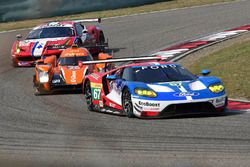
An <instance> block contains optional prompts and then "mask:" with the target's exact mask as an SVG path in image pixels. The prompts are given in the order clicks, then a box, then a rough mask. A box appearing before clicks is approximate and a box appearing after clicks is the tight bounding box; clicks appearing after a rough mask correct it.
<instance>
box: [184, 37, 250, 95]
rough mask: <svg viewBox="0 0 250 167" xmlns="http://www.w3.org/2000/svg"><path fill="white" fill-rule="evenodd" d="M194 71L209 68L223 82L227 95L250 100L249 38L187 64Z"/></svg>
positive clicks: (197, 71)
mask: <svg viewBox="0 0 250 167" xmlns="http://www.w3.org/2000/svg"><path fill="white" fill-rule="evenodd" d="M187 68H188V69H190V70H191V71H192V72H194V73H199V72H200V71H201V69H210V70H212V74H211V75H214V76H218V77H220V78H221V79H222V80H223V82H224V83H225V86H226V89H227V92H228V94H229V97H231V98H243V99H248V100H250V40H248V41H247V42H241V43H238V44H234V45H233V46H232V47H229V48H224V49H222V50H220V51H218V52H215V53H213V54H211V55H209V56H206V57H204V58H201V59H199V60H197V61H196V62H194V63H193V64H192V65H188V66H187Z"/></svg>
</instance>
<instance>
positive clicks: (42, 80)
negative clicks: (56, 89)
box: [39, 71, 49, 83]
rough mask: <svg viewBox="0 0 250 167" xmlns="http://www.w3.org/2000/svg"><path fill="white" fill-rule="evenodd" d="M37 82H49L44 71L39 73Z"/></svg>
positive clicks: (47, 75)
mask: <svg viewBox="0 0 250 167" xmlns="http://www.w3.org/2000/svg"><path fill="white" fill-rule="evenodd" d="M39 80H40V82H41V83H46V82H49V74H48V73H47V72H44V71H40V72H39Z"/></svg>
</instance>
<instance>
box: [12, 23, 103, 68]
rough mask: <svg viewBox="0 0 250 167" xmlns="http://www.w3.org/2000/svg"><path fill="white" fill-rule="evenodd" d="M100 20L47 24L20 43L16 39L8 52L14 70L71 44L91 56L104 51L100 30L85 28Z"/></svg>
mask: <svg viewBox="0 0 250 167" xmlns="http://www.w3.org/2000/svg"><path fill="white" fill-rule="evenodd" d="M100 21H101V20H100V19H85V20H76V21H62V22H48V23H44V24H41V25H39V26H37V27H35V28H34V29H33V30H31V31H30V33H29V34H28V36H27V37H26V38H25V39H24V40H21V38H22V36H21V35H17V40H16V41H15V42H14V44H13V46H12V50H11V56H12V62H13V66H32V65H34V62H35V60H37V59H40V58H41V55H45V56H50V55H56V56H57V57H59V55H60V54H61V52H62V50H64V49H66V48H67V47H70V46H71V45H72V44H73V43H77V44H78V45H79V46H84V47H85V48H88V49H89V51H90V52H91V53H92V54H95V53H99V52H101V51H103V50H104V49H105V47H106V46H107V43H105V37H104V33H103V30H102V29H101V28H100V27H99V26H96V25H84V24H83V23H87V22H100Z"/></svg>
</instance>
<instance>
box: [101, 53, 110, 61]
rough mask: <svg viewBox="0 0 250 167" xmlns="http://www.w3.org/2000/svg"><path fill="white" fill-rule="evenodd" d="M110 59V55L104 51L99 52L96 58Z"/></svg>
mask: <svg viewBox="0 0 250 167" xmlns="http://www.w3.org/2000/svg"><path fill="white" fill-rule="evenodd" d="M107 59H112V56H111V55H109V54H106V53H99V55H98V60H107Z"/></svg>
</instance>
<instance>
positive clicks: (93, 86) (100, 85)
mask: <svg viewBox="0 0 250 167" xmlns="http://www.w3.org/2000/svg"><path fill="white" fill-rule="evenodd" d="M90 86H91V88H99V89H101V88H102V84H100V83H93V82H91V83H90Z"/></svg>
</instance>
